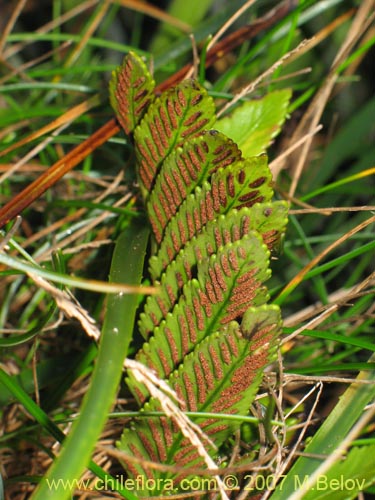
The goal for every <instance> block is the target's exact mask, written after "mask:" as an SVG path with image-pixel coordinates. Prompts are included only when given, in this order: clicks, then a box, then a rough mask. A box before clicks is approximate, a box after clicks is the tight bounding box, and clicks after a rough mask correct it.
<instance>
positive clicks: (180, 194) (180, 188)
mask: <svg viewBox="0 0 375 500" xmlns="http://www.w3.org/2000/svg"><path fill="white" fill-rule="evenodd" d="M172 175H173V179H174V181H175V183H176V187H177V189H175V206H174V207H173V208H174V209H173V212H174V213H175V212H176V208H177V207H178V206H179V205H180V204H181V203H182V201H183V200H184V199H185V198H186V189H185V184H184V182H183V181H182V179H181V176H180V175H179V172H178V171H177V170H174V171H173V172H172Z"/></svg>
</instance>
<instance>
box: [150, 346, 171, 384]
mask: <svg viewBox="0 0 375 500" xmlns="http://www.w3.org/2000/svg"><path fill="white" fill-rule="evenodd" d="M169 347H171V346H170V345H169ZM146 356H147V358H148V362H150V361H149V360H151V358H152V354H151V352H150V353H149V352H148V353H146ZM156 356H157V357H158V358H159V361H160V363H161V365H162V370H163V373H160V368H159V369H156V368H155V367H154V370H155V372H156V373H157V374H158V376H159V377H160V378H163V377H164V376H165V375H168V374H169V373H170V371H171V370H172V368H173V366H171V358H170V357H169V356H168V357H167V355H166V353H165V352H164V351H163V349H156ZM147 366H149V367H150V365H148V364H147ZM154 366H155V365H154Z"/></svg>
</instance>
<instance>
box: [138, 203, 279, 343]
mask: <svg viewBox="0 0 375 500" xmlns="http://www.w3.org/2000/svg"><path fill="white" fill-rule="evenodd" d="M287 210H288V206H287V204H286V203H284V202H274V203H272V204H271V203H267V204H266V203H262V204H260V203H257V204H256V205H254V206H253V207H251V208H248V207H245V208H242V209H240V210H239V211H237V210H232V211H231V212H230V213H229V214H227V215H221V216H219V217H218V218H217V219H215V220H213V221H211V222H209V223H208V224H207V225H206V226H205V227H204V230H203V231H202V232H201V233H199V234H198V235H197V236H196V237H194V238H192V239H191V240H189V241H188V242H187V244H186V246H185V247H184V249H183V250H182V251H181V252H180V253H179V254H178V255H177V256H176V259H175V260H173V261H172V262H171V263H170V264H169V265H168V266H167V267H166V269H165V271H164V272H163V274H161V273H162V270H163V269H164V266H166V264H167V263H166V262H165V261H164V262H162V260H161V259H158V258H157V257H152V258H151V259H150V273H151V275H152V276H153V277H154V278H155V279H154V284H157V285H160V294H158V295H152V296H149V297H148V298H147V300H146V304H145V306H144V310H143V312H142V313H141V315H140V321H139V323H138V326H139V330H140V332H141V334H142V335H143V336H144V337H145V338H147V337H148V336H149V335H150V333H151V332H152V331H153V330H154V328H155V327H156V326H158V325H159V324H160V322H161V321H162V320H163V319H165V318H166V315H167V314H168V313H170V312H171V311H172V309H173V307H174V305H175V304H176V303H177V301H178V298H179V297H180V295H181V293H182V287H183V285H184V284H185V283H187V282H188V281H189V280H191V279H193V278H196V272H195V271H196V266H197V263H198V261H199V260H202V259H205V258H207V257H209V256H210V255H212V254H215V253H217V251H218V249H219V248H220V247H222V246H224V245H226V244H227V243H230V242H232V243H233V242H234V241H238V240H240V239H241V238H243V237H244V236H245V235H246V234H248V233H249V231H252V230H257V231H258V232H259V234H260V235H261V236H262V238H263V242H264V243H265V244H266V245H267V246H268V248H269V249H270V250H271V249H272V247H273V246H274V245H275V243H276V242H277V241H278V239H279V238H280V234H282V233H283V232H284V230H285V226H286V223H287ZM160 274H161V278H160V282H159V281H157V280H156V277H157V276H160Z"/></svg>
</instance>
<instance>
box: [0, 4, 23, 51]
mask: <svg viewBox="0 0 375 500" xmlns="http://www.w3.org/2000/svg"><path fill="white" fill-rule="evenodd" d="M25 4H26V0H18V2H17V5H16V7H15V9H14V10H13V12H12V15H11V17H10V19H9V21H8V23H7V25H6V26H5V28H4V31H3V33H2V35H1V37H0V54H3V51H4V47H5V44H6V41H7V38H8V35H9V33H10V32H11V31H12V29H13V26H14V25H15V23H16V21H17V19H18V17H19V15H20V14H21V12H22V9H23V8H24V6H25Z"/></svg>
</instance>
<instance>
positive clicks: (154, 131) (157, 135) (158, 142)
mask: <svg viewBox="0 0 375 500" xmlns="http://www.w3.org/2000/svg"><path fill="white" fill-rule="evenodd" d="M148 129H149V131H150V133H151V137H152V139H153V141H154V144H155V146H156V148H157V151H158V161H159V159H161V158H163V157H164V154H165V148H164V146H163V143H162V139H161V135H162V134H161V130H158V128H157V126H156V125H155V123H149V124H148Z"/></svg>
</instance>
